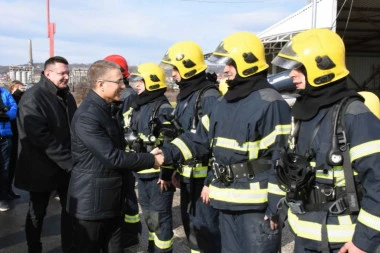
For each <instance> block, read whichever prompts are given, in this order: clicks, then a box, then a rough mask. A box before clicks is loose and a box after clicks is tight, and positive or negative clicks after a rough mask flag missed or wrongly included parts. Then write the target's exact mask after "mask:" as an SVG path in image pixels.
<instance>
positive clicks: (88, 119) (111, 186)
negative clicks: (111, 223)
mask: <svg viewBox="0 0 380 253" xmlns="http://www.w3.org/2000/svg"><path fill="white" fill-rule="evenodd" d="M112 105H113V104H107V103H106V101H105V100H104V99H102V98H101V97H100V96H99V95H98V94H96V93H95V92H94V91H92V90H90V92H89V93H88V96H87V97H86V98H85V99H84V100H83V103H82V104H81V106H80V107H79V109H78V111H77V112H76V113H75V115H74V118H73V122H72V127H71V137H72V139H71V143H72V144H71V145H72V156H73V170H72V174H71V179H70V184H69V192H68V203H67V211H68V212H69V213H70V214H71V215H73V216H74V217H76V218H78V219H82V220H100V219H108V218H113V217H117V216H121V215H122V214H123V207H124V206H125V203H124V199H125V196H124V195H123V194H124V193H123V183H124V182H123V178H124V177H123V175H124V173H125V172H127V171H131V170H139V169H140V170H141V169H144V168H150V167H153V166H154V156H153V155H151V154H149V153H140V154H137V153H133V152H125V151H124V148H125V140H124V135H123V130H122V128H121V124H119V122H118V120H117V119H116V118H117V117H116V115H117V111H115V110H113V107H112Z"/></svg>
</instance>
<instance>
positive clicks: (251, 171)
mask: <svg viewBox="0 0 380 253" xmlns="http://www.w3.org/2000/svg"><path fill="white" fill-rule="evenodd" d="M272 165H273V162H272V160H267V159H257V160H250V161H247V162H243V163H235V164H232V165H230V168H231V170H232V173H233V176H234V178H242V177H248V178H254V177H255V176H256V175H257V174H259V173H261V172H264V171H266V170H269V169H271V168H272Z"/></svg>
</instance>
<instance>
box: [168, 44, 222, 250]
mask: <svg viewBox="0 0 380 253" xmlns="http://www.w3.org/2000/svg"><path fill="white" fill-rule="evenodd" d="M161 65H162V66H163V67H164V68H166V69H168V70H170V71H171V75H172V78H173V79H174V81H175V82H176V84H178V86H179V90H180V92H179V94H178V96H177V105H176V107H175V109H174V113H173V115H174V119H173V123H175V125H176V126H177V130H178V134H180V133H183V132H185V133H186V132H196V131H197V127H198V125H200V124H201V117H202V116H203V115H206V114H208V113H210V111H211V108H212V107H213V106H214V104H215V103H216V101H217V99H218V98H219V96H220V93H219V92H218V90H217V87H216V85H215V84H214V83H212V82H210V81H209V80H208V79H207V74H206V69H207V65H206V63H205V60H204V55H203V51H202V49H201V47H200V46H199V45H198V44H197V43H195V42H192V41H182V42H178V43H176V44H174V45H172V46H171V47H170V48H169V49H168V50H167V52H166V54H165V55H164V57H163V58H162V60H161ZM172 164H173V165H175V167H176V168H177V170H176V173H175V174H174V177H173V181H174V183H175V184H177V183H178V182H177V180H176V178H179V187H180V189H181V218H182V223H183V226H184V230H185V233H186V237H187V239H188V241H189V246H190V249H191V252H209V253H210V252H215V253H219V252H220V251H221V248H220V245H221V243H220V232H219V222H218V211H217V210H215V209H214V208H212V207H211V206H210V205H208V203H207V199H208V194H207V192H208V186H209V184H210V181H211V171H210V167H209V157H208V154H206V155H204V156H200V157H197V158H194V159H191V161H176V162H175V163H172ZM171 172H172V171H168V173H167V174H168V175H171ZM164 174H166V173H164Z"/></svg>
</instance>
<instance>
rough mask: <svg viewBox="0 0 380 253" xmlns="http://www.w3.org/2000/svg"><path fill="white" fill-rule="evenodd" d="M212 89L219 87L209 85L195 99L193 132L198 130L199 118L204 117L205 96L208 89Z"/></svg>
mask: <svg viewBox="0 0 380 253" xmlns="http://www.w3.org/2000/svg"><path fill="white" fill-rule="evenodd" d="M210 89H217V88H216V86H215V85H207V86H205V87H204V88H202V89H201V90H200V91H199V93H198V96H197V98H196V99H195V103H194V116H193V120H192V121H191V130H190V131H192V132H193V131H196V129H197V126H198V122H199V119H200V118H202V116H203V108H202V102H203V97H204V94H205V93H206V91H208V90H210Z"/></svg>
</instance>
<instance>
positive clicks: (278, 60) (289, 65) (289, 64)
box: [272, 55, 302, 69]
mask: <svg viewBox="0 0 380 253" xmlns="http://www.w3.org/2000/svg"><path fill="white" fill-rule="evenodd" d="M272 64H273V65H276V66H279V67H281V68H283V69H298V68H300V67H301V66H302V63H300V62H298V61H295V60H291V59H287V58H284V57H282V56H279V55H277V56H276V57H275V58H274V59H273V61H272Z"/></svg>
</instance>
